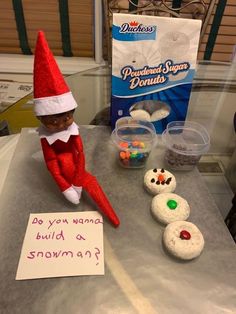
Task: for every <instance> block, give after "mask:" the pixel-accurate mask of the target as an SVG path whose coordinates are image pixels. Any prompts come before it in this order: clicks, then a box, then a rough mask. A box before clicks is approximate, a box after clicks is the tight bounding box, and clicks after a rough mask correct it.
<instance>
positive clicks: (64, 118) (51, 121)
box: [37, 110, 74, 133]
mask: <svg viewBox="0 0 236 314" xmlns="http://www.w3.org/2000/svg"><path fill="white" fill-rule="evenodd" d="M73 113H74V110H71V111H67V112H63V113H58V114H52V115H48V116H38V117H37V118H38V119H39V120H40V121H41V123H42V124H43V125H44V126H45V128H46V129H47V130H48V131H49V132H51V133H56V132H60V131H64V130H66V129H67V128H68V127H69V126H70V125H71V124H72V123H73V122H74V118H73Z"/></svg>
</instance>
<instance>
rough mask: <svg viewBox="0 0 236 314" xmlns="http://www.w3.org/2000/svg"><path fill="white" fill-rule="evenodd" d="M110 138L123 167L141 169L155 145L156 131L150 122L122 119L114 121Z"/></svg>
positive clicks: (129, 118) (128, 118)
mask: <svg viewBox="0 0 236 314" xmlns="http://www.w3.org/2000/svg"><path fill="white" fill-rule="evenodd" d="M111 138H112V141H113V143H114V144H115V146H116V147H117V149H118V153H117V157H118V160H119V163H120V164H121V165H122V166H123V167H125V168H142V167H144V166H145V164H146V162H147V159H148V156H149V154H150V152H151V149H152V147H153V145H154V144H155V140H156V131H155V128H154V126H153V124H152V123H151V122H148V121H142V120H135V119H133V118H131V117H123V118H120V119H119V120H117V121H116V126H115V129H114V130H113V132H112V135H111Z"/></svg>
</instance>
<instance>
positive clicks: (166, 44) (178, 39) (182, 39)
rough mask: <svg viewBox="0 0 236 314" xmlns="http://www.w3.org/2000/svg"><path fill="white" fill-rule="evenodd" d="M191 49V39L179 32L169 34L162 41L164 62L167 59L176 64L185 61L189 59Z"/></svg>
mask: <svg viewBox="0 0 236 314" xmlns="http://www.w3.org/2000/svg"><path fill="white" fill-rule="evenodd" d="M189 48H190V39H189V37H188V36H187V35H186V34H185V33H182V32H179V31H171V32H168V33H166V34H165V35H164V36H162V38H161V40H160V53H161V57H162V61H163V62H165V60H167V59H171V60H173V61H174V62H176V60H182V59H183V61H184V58H185V59H186V57H188V54H189Z"/></svg>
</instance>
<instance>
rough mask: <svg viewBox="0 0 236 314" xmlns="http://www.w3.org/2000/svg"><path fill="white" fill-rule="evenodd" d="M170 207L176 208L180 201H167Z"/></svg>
mask: <svg viewBox="0 0 236 314" xmlns="http://www.w3.org/2000/svg"><path fill="white" fill-rule="evenodd" d="M166 204H167V206H168V207H169V209H176V207H177V205H178V203H177V202H176V201H175V200H169V201H168V202H167V203H166Z"/></svg>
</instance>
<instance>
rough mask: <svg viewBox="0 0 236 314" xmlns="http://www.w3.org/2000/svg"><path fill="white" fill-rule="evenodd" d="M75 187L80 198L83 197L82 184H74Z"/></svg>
mask: <svg viewBox="0 0 236 314" xmlns="http://www.w3.org/2000/svg"><path fill="white" fill-rule="evenodd" d="M72 187H73V189H74V190H75V191H76V192H77V194H78V197H79V199H80V198H81V193H82V186H76V185H72Z"/></svg>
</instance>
